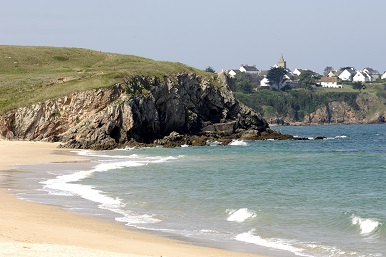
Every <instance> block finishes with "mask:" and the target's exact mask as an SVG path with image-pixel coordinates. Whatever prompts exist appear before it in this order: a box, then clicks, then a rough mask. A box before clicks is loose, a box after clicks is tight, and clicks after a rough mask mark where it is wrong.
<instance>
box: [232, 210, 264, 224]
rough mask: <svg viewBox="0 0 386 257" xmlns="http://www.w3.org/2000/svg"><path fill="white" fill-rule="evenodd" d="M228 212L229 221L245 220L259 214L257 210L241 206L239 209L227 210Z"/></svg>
mask: <svg viewBox="0 0 386 257" xmlns="http://www.w3.org/2000/svg"><path fill="white" fill-rule="evenodd" d="M226 213H228V215H229V216H228V218H227V221H233V222H239V223H241V222H244V221H246V220H247V219H253V218H256V216H257V214H256V212H255V211H252V210H249V209H248V208H241V209H238V210H230V209H228V210H226Z"/></svg>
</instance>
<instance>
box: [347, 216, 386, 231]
mask: <svg viewBox="0 0 386 257" xmlns="http://www.w3.org/2000/svg"><path fill="white" fill-rule="evenodd" d="M351 222H352V224H353V225H356V226H359V228H360V230H361V234H363V235H367V234H370V233H372V232H374V231H375V230H376V229H377V228H378V227H379V226H380V225H381V223H380V222H379V221H377V220H374V219H365V218H361V217H359V216H356V215H354V214H353V215H352V216H351Z"/></svg>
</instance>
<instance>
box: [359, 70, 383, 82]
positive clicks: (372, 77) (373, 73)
mask: <svg viewBox="0 0 386 257" xmlns="http://www.w3.org/2000/svg"><path fill="white" fill-rule="evenodd" d="M362 72H363V73H366V74H367V75H368V76H369V77H370V81H376V80H377V79H379V78H381V74H379V72H378V71H377V70H374V69H372V68H364V69H363V71H362Z"/></svg>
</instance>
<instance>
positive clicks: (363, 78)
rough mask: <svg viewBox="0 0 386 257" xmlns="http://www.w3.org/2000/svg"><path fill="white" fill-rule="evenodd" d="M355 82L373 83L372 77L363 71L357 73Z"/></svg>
mask: <svg viewBox="0 0 386 257" xmlns="http://www.w3.org/2000/svg"><path fill="white" fill-rule="evenodd" d="M352 81H354V82H363V83H365V82H369V81H371V76H370V75H369V74H367V73H366V72H363V71H357V72H356V74H355V75H354V77H353V78H352Z"/></svg>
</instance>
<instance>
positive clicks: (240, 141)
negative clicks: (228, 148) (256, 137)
mask: <svg viewBox="0 0 386 257" xmlns="http://www.w3.org/2000/svg"><path fill="white" fill-rule="evenodd" d="M229 145H237V146H248V143H247V142H246V141H245V140H237V139H233V140H232V142H230V143H229Z"/></svg>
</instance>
